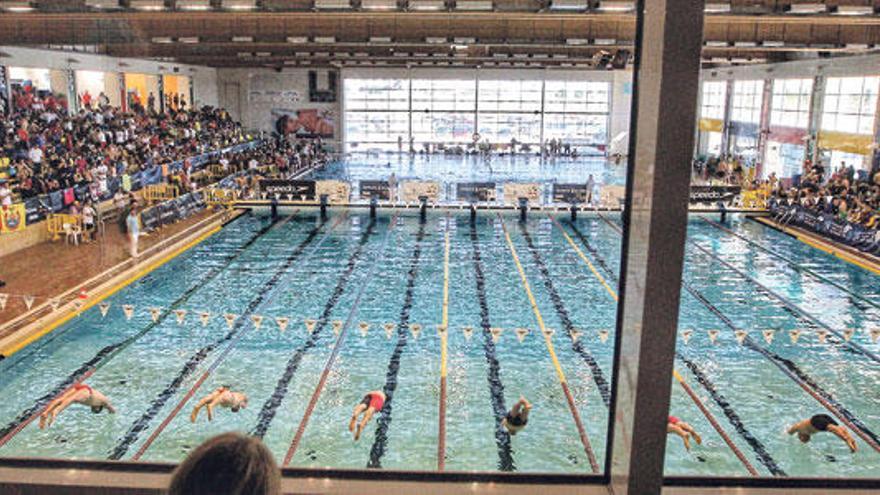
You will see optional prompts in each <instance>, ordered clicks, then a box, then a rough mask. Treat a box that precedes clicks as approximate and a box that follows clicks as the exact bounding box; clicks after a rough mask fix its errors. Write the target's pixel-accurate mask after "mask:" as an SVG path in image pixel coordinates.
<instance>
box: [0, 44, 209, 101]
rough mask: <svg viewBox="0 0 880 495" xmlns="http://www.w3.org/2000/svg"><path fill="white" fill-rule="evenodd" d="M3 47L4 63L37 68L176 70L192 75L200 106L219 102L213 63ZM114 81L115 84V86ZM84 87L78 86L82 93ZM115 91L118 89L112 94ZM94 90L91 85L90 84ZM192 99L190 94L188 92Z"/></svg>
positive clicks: (136, 71) (115, 88)
mask: <svg viewBox="0 0 880 495" xmlns="http://www.w3.org/2000/svg"><path fill="white" fill-rule="evenodd" d="M0 51H2V52H3V53H4V54H7V55H9V56H8V57H3V58H2V59H0V64H2V65H5V66H8V67H23V68H35V69H57V70H62V71H67V70H70V69H73V70H76V71H96V72H103V73H107V74H108V75H109V74H113V75H115V74H118V73H120V72H125V73H134V74H147V75H159V74H172V75H180V76H186V77H189V78H192V80H193V89H194V101H193V102H192V103H194V104H195V105H197V106H204V105H210V106H217V105H218V104H219V98H218V95H217V70H216V69H214V68H212V67H203V66H197V65H186V64H177V63H171V62H158V61H153V60H142V59H133V58H118V57H108V56H105V55H93V54H89V53H79V52H63V51H57V50H39V49H33V48H21V47H17V46H0ZM109 79H112V78H110V77H106V76H105V79H104V82H105V87H106V89H105V91H104V92H105V93H106V94H107V96H108V97H110V100H111V102H112V103H113V104H114V105H118V104H119V101H120V94H121V88H120V87H119V86H120V84H119V82H118V81H117V82H110V83H109V85H108V81H109ZM110 85H112V88H111V86H110ZM83 91H84V90H83V88H77V92H78V93H80V94H82V93H83ZM111 91H112V92H114V93H116V94H115V95H112V94H111ZM90 92H92V91H91V88H90ZM93 96H97V94H96V93H95V94H93ZM187 101H188V102H189V95H187Z"/></svg>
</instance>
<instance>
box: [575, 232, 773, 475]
mask: <svg viewBox="0 0 880 495" xmlns="http://www.w3.org/2000/svg"><path fill="white" fill-rule="evenodd" d="M557 225H559V224H557ZM569 226H571V227H572V229H577V227H576V226H575V225H574V224H573V223H572V222H569ZM559 228H560V229H562V226H561V225H559ZM562 230H563V232H565V230H564V229H562ZM575 233H576V234H577V235H578V237H580V238H581V242H582V243H584V246H589V244H588V243H587V240H586V238H585V237H584V236H583V234H581V233H580V231H578V230H576V232H575ZM588 249H589V247H588ZM590 252H591V253H592V254H593V256H594V257H595V258H596V261H597V262H598V263H599V264H600V265H601V266H603V267H604V269H605V270H606V272H607V273H608V275H609V277H610V278H611V279H612V280H615V281H616V276H615V275H614V273H613V271H612V270H611V269H610V268H609V267H608V264H607V262H606V260H605V259H604V258H603V257H602V255H601V254H599V252H598V250H595V249H591V250H590ZM682 283H683V284H686V282H684V281H682ZM676 355H677V356H678V358H679V359H680V360H682V361H683V362H685V364H687V365H688V368H690V369H691V371H692V372H693V373H694V375H695V376H697V378H698V382H699V383H700V385H702V386H703V388H705V389H706V391H707V392H709V395H710V396H711V397H712V399H713V401H714V402H715V403H716V405H718V407H720V408H721V410H722V411H723V412H724V415H725V416H726V417H727V419H728V421H729V422H730V424H731V425H732V426H733V427H734V429H735V430H736V431H737V433H738V434H739V435H740V437H742V438H743V440H745V441H746V443H748V444H749V446H750V447H751V448H752V450H754V452H755V454H756V455H757V456H758V460H760V461H761V463H762V464H763V465H764V466H765V467H766V468H767V469H768V470H769V471H770V472H771V473H773V474H774V475H781V476H786V474H785V472H784V471H782V469H780V468H779V467H778V465H777V464H776V461H775V460H774V459H773V457H772V456H771V455H770V453H769V452H767V449H766V448H765V447H764V445H763V444H762V443H761V442H760V441H759V440H758V439H757V438H755V436H754V435H752V433H751V432H750V431H749V430H748V429H747V428H746V427H745V425H744V424H743V422H742V419H741V418H740V416H739V415H738V414H737V413H736V411H734V409H733V406H731V405H730V403H729V402H728V401H727V399H725V398H724V396H723V395H721V394H720V393H719V392H718V390H717V389H716V388H715V385H714V384H712V383H711V382H710V381H709V380H708V379H707V378H706V377H705V375H704V374H702V372H701V371H700V370H699V368H698V367H697V365H696V364H695V363H693V362H691V361H688V360H687V359H686V358H685V357H684V355H682V354H681V353H678V352H676ZM673 376H675V377H676V378H678V377H680V376H681V375H680V374H678V372H677V371H676V370H675V369H673ZM679 383H681V381H680V382H679ZM682 385H683V386H684V385H686V384H682ZM686 391H687V390H686ZM688 395H690V394H688ZM691 399H692V400H693V399H694V397H693V396H691ZM697 407H698V408H699V409H700V410H701V411H702V412H703V415H704V416H706V419H707V420H708V421H709V423H710V424H712V426H713V427H715V426H716V423H713V420H714V417H711V413H709V415H707V413H708V410H707V409H705V408H704V407H705V406H704V405H703V404H702V402H699V403H698V404H697ZM716 431H718V433H719V434H720V435H721V437H722V439H724V440H725V442H727V439H728V438H729V437H727V433H726V432H725V431H724V430H723V428H721V426H720V425H718V426H717V428H716ZM731 443H732V442H728V446H731ZM731 450H732V451H733V453H734V455H736V456H737V457H739V455H738V454H737V452H738V448H733V447H731ZM746 468H747V469H749V466H747V467H746ZM749 472H751V469H749Z"/></svg>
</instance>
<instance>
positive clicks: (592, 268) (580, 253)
mask: <svg viewBox="0 0 880 495" xmlns="http://www.w3.org/2000/svg"><path fill="white" fill-rule="evenodd" d="M547 218H549V219H550V220H551V221H552V222H553V224H554V225H556V227H558V228H559V231H560V232H562V235H563V236H564V237H565V240H566V241H568V244H569V245H570V246H571V247H572V248H573V249H574V252H575V253H577V255H578V256H579V257H580V259H581V260H583V262H584V263H586V264H587V266H588V267H589V268H590V271H591V272H593V275H595V276H596V279H598V280H599V282H600V283H601V284H602V287H605V290H606V291H608V294H610V295H611V298H612V299H614V302H617V300H618V299H617V292H616V291H615V290H614V289H612V288H611V286H610V285H608V282H607V281H605V278H604V277H602V275H601V274H600V273H599V271H598V270H596V267H595V266H593V263H592V262H590V259H589V258H587V256H586V255H585V254H584V252H583V251H581V248H579V247H578V246H577V244H575V243H574V241H573V240H572V239H571V236H570V235H568V232H566V231H565V229H563V228H562V225H560V224H559V221H557V220H556V217H554V216H552V215H550V214H549V213H548V214H547Z"/></svg>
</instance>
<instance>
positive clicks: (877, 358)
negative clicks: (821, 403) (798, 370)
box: [690, 242, 880, 363]
mask: <svg viewBox="0 0 880 495" xmlns="http://www.w3.org/2000/svg"><path fill="white" fill-rule="evenodd" d="M690 244H691V245H693V246H694V247H695V248H697V249H698V250H700V251H702V252H703V254H705V255H707V256H709V257H710V258H712V259H714V260H715V261H717V262H719V263H721V264H722V265H724V267H726V268H727V269H728V270H730V271H732V272H734V273H736V274H737V275H739V276H740V277H742V278H744V279H746V280H748V281H749V282H751V283H752V284H753V285H755V286H756V287H758V288H760V289H761V290H762V291H763V292H764V293H765V294H767V295H769V296H771V297H772V298H774V299H776V300H777V301H779V302H781V303H782V304H783V306H785V307H787V308H789V310H791V311H794V312H796V313H799V314H800V315H801V316H803V317H805V318H806V319H807V320H809V321H810V322H812V323H813V324H814V325H816V326H819V327H822V328H824V329H825V330H828V331H829V332H831V333H832V334H834V335H836V336H837V337H838V338H839V339H840V340H841V343H842V344H843V345H845V346H847V347H850V348H852V349H853V350H855V351H857V352H859V353H861V354H862V355H864V356H865V357H867V358H869V359H870V360H872V361H874V362H876V363H880V356H878V355H877V354H874V353H873V352H871V351H870V350H868V349H865V348H864V347H862V346H861V345H860V344H858V343H857V342H853V341H851V340H850V341H847V340H846V339H845V338H844V336H843V334H841V333H840V332H838V331H837V330H835V329H833V328H831V326H830V325H828V324H826V323H825V322H823V321H822V320H820V319H819V318H817V317H816V316H814V315H813V314H811V313H810V312H808V311H807V310H805V309H803V308H801V307H800V306H798V305H797V304H795V303H793V302H791V301H790V300H789V299H787V298H786V297H785V296H783V295H781V294H779V293H777V292H775V291H774V290H773V289H770V288H769V287H767V286H766V285H764V284H762V283H761V282H758V281H757V280H756V279H754V278H753V277H751V276H750V275H748V274H746V273H745V272H743V271H742V270H740V269H739V268H737V267H735V266H733V265H732V264H731V263H729V262H727V261H725V260H724V259H722V258H721V257H720V256H718V255H716V254H714V253H712V252H711V251H709V250H708V249H706V248H704V247H703V246H701V245H700V243H698V242H691V243H690Z"/></svg>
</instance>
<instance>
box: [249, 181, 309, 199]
mask: <svg viewBox="0 0 880 495" xmlns="http://www.w3.org/2000/svg"><path fill="white" fill-rule="evenodd" d="M260 190H261V191H263V192H264V193H267V194H268V195H269V197H273V196H275V195H276V194H277V195H279V196H281V197H282V198H287V199H289V200H298V201H314V200H315V198H316V196H315V193H316V185H315V181H313V180H282V179H264V180H261V181H260Z"/></svg>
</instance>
